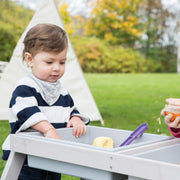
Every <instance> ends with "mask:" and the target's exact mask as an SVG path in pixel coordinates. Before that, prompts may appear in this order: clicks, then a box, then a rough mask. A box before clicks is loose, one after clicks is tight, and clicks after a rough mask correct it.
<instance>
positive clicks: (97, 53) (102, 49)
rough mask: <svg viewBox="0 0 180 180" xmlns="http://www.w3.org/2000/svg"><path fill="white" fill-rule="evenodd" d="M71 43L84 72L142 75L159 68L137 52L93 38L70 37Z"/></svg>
mask: <svg viewBox="0 0 180 180" xmlns="http://www.w3.org/2000/svg"><path fill="white" fill-rule="evenodd" d="M71 42H72V44H73V47H74V49H75V52H76V55H77V57H78V59H79V62H80V64H81V67H82V69H83V71H84V72H97V73H144V72H149V71H150V72H155V71H156V69H157V68H158V66H159V65H158V64H156V65H155V63H152V61H151V60H148V61H146V59H145V58H144V57H143V55H141V54H140V53H139V52H138V51H135V50H133V49H131V48H123V47H120V46H112V45H109V44H108V43H107V42H105V41H103V40H100V39H97V38H94V37H78V36H77V37H72V38H71Z"/></svg>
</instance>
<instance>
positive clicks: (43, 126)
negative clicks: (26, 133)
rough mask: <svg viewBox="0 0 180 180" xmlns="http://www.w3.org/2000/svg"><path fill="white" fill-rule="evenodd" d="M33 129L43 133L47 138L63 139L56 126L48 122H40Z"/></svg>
mask: <svg viewBox="0 0 180 180" xmlns="http://www.w3.org/2000/svg"><path fill="white" fill-rule="evenodd" d="M31 128H33V129H35V130H37V131H39V132H41V133H42V134H44V136H45V137H48V138H54V139H61V138H60V136H59V134H58V133H57V131H56V129H55V128H54V126H53V125H52V124H50V123H49V122H48V121H45V120H44V121H40V122H38V123H37V124H35V125H33V126H31Z"/></svg>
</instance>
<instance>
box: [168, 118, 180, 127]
mask: <svg viewBox="0 0 180 180" xmlns="http://www.w3.org/2000/svg"><path fill="white" fill-rule="evenodd" d="M179 123H180V116H178V117H177V118H176V119H175V120H174V121H173V122H171V123H170V125H169V126H170V127H173V128H179V126H180V124H179Z"/></svg>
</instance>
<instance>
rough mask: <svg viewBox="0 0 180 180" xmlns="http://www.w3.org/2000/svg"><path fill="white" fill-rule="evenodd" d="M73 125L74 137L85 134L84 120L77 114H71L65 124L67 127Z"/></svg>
mask: <svg viewBox="0 0 180 180" xmlns="http://www.w3.org/2000/svg"><path fill="white" fill-rule="evenodd" d="M69 127H73V134H74V135H76V137H80V136H82V135H83V134H86V131H87V128H86V125H85V124H84V122H83V121H82V120H81V118H80V117H78V116H72V117H71V119H70V120H69V122H68V124H67V128H69Z"/></svg>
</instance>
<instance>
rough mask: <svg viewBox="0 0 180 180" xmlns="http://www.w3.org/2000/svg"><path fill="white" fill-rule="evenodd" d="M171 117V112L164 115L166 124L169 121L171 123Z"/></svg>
mask: <svg viewBox="0 0 180 180" xmlns="http://www.w3.org/2000/svg"><path fill="white" fill-rule="evenodd" d="M172 117H173V115H172V114H168V115H167V116H165V118H164V121H165V123H166V124H167V125H169V124H170V123H172V122H171V118H172Z"/></svg>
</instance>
